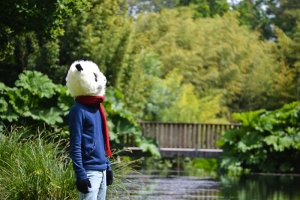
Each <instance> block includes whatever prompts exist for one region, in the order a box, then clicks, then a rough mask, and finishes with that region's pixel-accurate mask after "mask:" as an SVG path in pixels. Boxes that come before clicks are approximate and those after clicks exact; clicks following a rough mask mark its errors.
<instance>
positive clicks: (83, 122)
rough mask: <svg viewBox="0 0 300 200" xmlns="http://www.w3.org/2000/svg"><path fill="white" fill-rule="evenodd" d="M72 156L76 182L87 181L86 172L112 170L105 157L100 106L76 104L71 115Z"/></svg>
mask: <svg viewBox="0 0 300 200" xmlns="http://www.w3.org/2000/svg"><path fill="white" fill-rule="evenodd" d="M69 130H70V156H71V159H72V161H73V168H74V171H75V175H76V180H77V181H80V180H83V179H87V174H86V170H95V171H102V170H106V169H109V168H110V163H109V161H108V159H107V158H106V156H105V150H104V139H103V134H102V120H101V115H100V111H99V105H95V106H87V105H83V104H80V103H78V102H76V103H75V104H74V105H73V107H72V108H71V110H70V113H69Z"/></svg>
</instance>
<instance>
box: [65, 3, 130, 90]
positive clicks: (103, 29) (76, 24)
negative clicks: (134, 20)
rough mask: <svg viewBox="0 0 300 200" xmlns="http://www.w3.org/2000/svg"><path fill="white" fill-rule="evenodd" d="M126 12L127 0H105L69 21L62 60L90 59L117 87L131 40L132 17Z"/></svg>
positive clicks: (66, 61)
mask: <svg viewBox="0 0 300 200" xmlns="http://www.w3.org/2000/svg"><path fill="white" fill-rule="evenodd" d="M126 13H127V10H126V3H125V1H119V0H113V1H111V0H104V1H97V2H95V3H94V5H93V9H92V10H88V11H86V12H82V14H81V15H78V16H77V17H74V18H73V19H72V20H70V21H69V22H68V23H67V24H66V27H65V29H66V34H65V36H64V37H63V38H62V39H61V41H62V43H63V44H64V46H63V47H62V50H61V52H60V54H61V58H62V62H63V63H68V64H69V63H70V62H72V61H74V60H77V59H81V58H89V59H91V60H93V61H94V62H95V63H97V65H98V66H99V68H100V70H101V71H102V72H103V73H104V74H105V75H106V77H107V79H108V84H109V85H111V86H114V87H116V86H118V84H119V78H120V77H121V76H122V73H123V68H124V65H125V64H126V62H124V61H125V59H126V56H127V51H128V48H129V47H128V43H129V42H130V39H131V37H130V36H131V28H132V27H131V20H130V19H129V18H128V17H126Z"/></svg>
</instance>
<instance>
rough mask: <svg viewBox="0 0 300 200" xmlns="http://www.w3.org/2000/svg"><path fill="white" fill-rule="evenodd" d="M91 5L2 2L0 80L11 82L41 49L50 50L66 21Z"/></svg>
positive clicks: (72, 0) (75, 0)
mask: <svg viewBox="0 0 300 200" xmlns="http://www.w3.org/2000/svg"><path fill="white" fill-rule="evenodd" d="M89 7H90V2H89V1H88V2H87V1H83V0H61V1H49V0H46V1H36V0H26V1H20V0H12V1H1V2H0V19H1V20H0V69H1V76H0V80H2V81H4V82H5V83H7V84H9V85H12V84H13V83H14V81H15V80H16V79H17V76H18V74H20V73H21V72H22V71H24V70H25V69H26V68H27V67H28V65H27V64H28V62H30V61H29V60H30V59H31V61H32V59H33V58H32V57H31V55H32V54H34V56H35V57H38V56H37V54H38V53H39V52H37V51H38V49H43V48H44V47H43V46H48V47H46V49H49V45H50V43H51V44H52V45H54V43H55V42H56V41H55V40H56V38H57V37H58V36H61V35H62V34H63V32H64V30H63V28H62V25H63V23H64V20H66V19H67V18H68V17H70V16H72V15H73V14H75V13H78V12H80V11H81V10H83V8H85V9H89ZM51 39H53V41H50V40H51ZM48 42H49V43H48ZM45 43H47V44H46V45H45ZM51 51H52V52H53V51H56V50H53V49H52V50H51ZM41 54H42V53H41ZM43 59H44V58H43ZM31 64H33V63H31ZM47 64H48V63H47Z"/></svg>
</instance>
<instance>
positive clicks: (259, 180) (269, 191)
mask: <svg viewBox="0 0 300 200" xmlns="http://www.w3.org/2000/svg"><path fill="white" fill-rule="evenodd" d="M220 182H221V184H220V193H221V194H222V196H223V197H224V198H225V199H241V200H248V199H249V200H299V199H300V177H299V176H283V175H282V176H278V175H251V176H243V177H241V178H239V179H234V178H228V177H227V178H224V177H223V178H221V179H220Z"/></svg>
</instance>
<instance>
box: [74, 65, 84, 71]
mask: <svg viewBox="0 0 300 200" xmlns="http://www.w3.org/2000/svg"><path fill="white" fill-rule="evenodd" d="M75 67H76V69H77V70H78V71H79V72H80V71H83V69H82V67H81V65H80V64H77V65H75Z"/></svg>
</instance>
